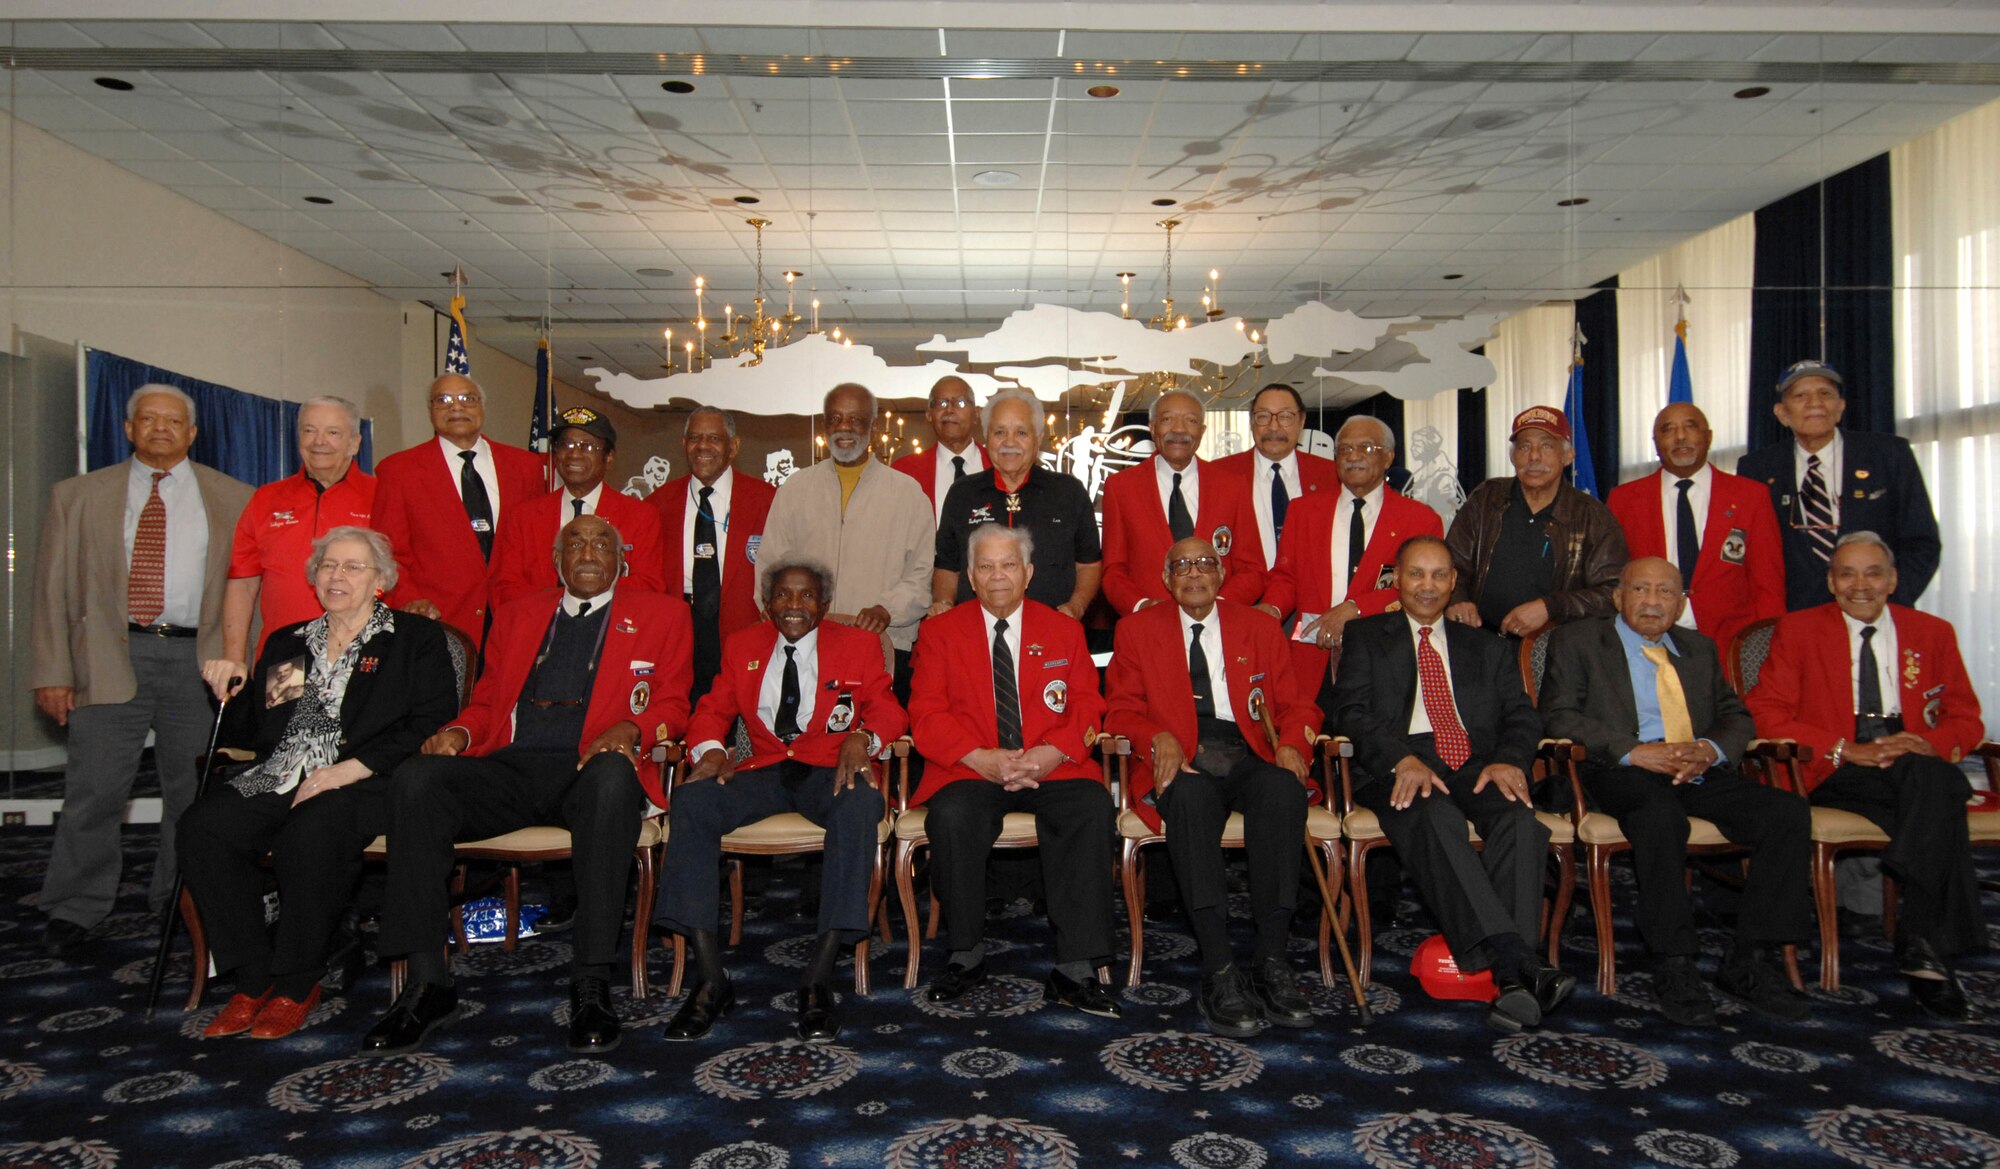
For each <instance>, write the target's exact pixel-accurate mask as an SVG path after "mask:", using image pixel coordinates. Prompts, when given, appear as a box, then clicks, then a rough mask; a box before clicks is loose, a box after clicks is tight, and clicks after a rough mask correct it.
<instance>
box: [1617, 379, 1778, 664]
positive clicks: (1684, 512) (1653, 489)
mask: <svg viewBox="0 0 2000 1169" xmlns="http://www.w3.org/2000/svg"><path fill="white" fill-rule="evenodd" d="M1714 437H1715V435H1714V433H1713V432H1712V431H1710V430H1709V428H1708V418H1707V416H1706V415H1704V414H1703V413H1702V412H1701V411H1700V410H1698V409H1696V408H1695V407H1694V406H1692V405H1690V404H1689V403H1686V402H1675V403H1673V404H1672V405H1669V406H1668V407H1667V408H1666V409H1664V410H1662V411H1660V414H1659V417H1657V418H1655V419H1653V449H1654V450H1656V451H1658V452H1659V455H1660V469H1659V470H1657V471H1655V472H1653V473H1652V474H1650V475H1647V476H1646V477H1645V478H1643V479H1634V480H1632V481H1631V482H1630V483H1621V484H1619V485H1618V486H1617V487H1614V488H1612V490H1611V496H1610V498H1608V499H1606V500H1605V501H1604V503H1605V506H1606V507H1609V508H1610V509H1611V514H1612V515H1613V516H1616V517H1617V519H1618V526H1619V527H1622V528H1624V529H1625V551H1626V553H1627V554H1628V555H1629V556H1631V558H1632V559H1634V560H1638V559H1641V558H1643V557H1647V556H1658V557H1660V558H1661V559H1663V560H1669V561H1672V562H1673V564H1674V566H1675V567H1677V568H1679V569H1680V570H1681V579H1682V580H1684V581H1687V582H1688V587H1687V594H1686V595H1687V605H1686V606H1685V607H1684V608H1682V610H1681V615H1680V617H1679V618H1678V619H1677V620H1676V621H1675V622H1674V624H1676V625H1680V626H1682V627H1684V628H1688V629H1694V630H1698V631H1700V632H1702V633H1704V634H1707V635H1708V637H1709V639H1710V640H1711V641H1713V642H1715V648H1716V649H1718V650H1720V651H1721V652H1722V654H1723V655H1724V658H1725V660H1726V659H1727V656H1728V654H1729V646H1730V643H1731V642H1732V641H1734V640H1735V639H1736V635H1737V634H1738V633H1740V632H1742V630H1743V627H1744V626H1746V625H1749V624H1751V623H1752V622H1755V621H1762V620H1764V619H1765V618H1767V617H1782V616H1784V613H1785V546H1784V544H1783V542H1782V538H1781V536H1780V535H1779V532H1778V513H1777V512H1775V511H1772V510H1771V493H1770V492H1769V491H1767V490H1765V489H1764V485H1763V484H1762V483H1759V482H1757V481H1756V480H1754V479H1744V478H1741V477H1740V476H1736V475H1731V474H1729V473H1727V472H1725V471H1723V470H1721V469H1719V468H1717V467H1716V466H1715V465H1714V464H1713V463H1711V462H1709V461H1708V447H1709V443H1710V442H1712V441H1713V440H1714Z"/></svg>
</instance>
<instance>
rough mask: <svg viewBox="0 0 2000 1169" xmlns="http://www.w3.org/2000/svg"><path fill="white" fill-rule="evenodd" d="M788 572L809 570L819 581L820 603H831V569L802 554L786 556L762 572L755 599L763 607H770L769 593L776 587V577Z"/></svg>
mask: <svg viewBox="0 0 2000 1169" xmlns="http://www.w3.org/2000/svg"><path fill="white" fill-rule="evenodd" d="M788 572H810V573H812V574H813V578H814V579H815V580H817V581H819V599H820V604H822V605H831V604H833V570H832V569H831V568H828V567H827V566H826V565H824V564H821V563H820V562H819V561H817V560H809V559H807V558H806V557H804V556H787V557H785V558H784V559H783V560H780V561H778V562H777V563H776V564H773V565H772V566H771V568H770V571H768V572H766V573H765V574H764V583H763V585H762V587H760V588H759V589H758V590H757V601H758V603H759V604H761V605H763V607H764V608H765V609H769V608H770V607H771V594H772V593H773V592H775V591H776V590H777V588H778V578H779V577H781V576H783V575H785V574H786V573H788Z"/></svg>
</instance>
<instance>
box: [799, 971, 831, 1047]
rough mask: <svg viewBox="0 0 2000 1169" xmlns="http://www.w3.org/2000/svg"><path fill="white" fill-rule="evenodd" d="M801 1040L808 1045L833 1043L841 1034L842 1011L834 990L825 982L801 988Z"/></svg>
mask: <svg viewBox="0 0 2000 1169" xmlns="http://www.w3.org/2000/svg"><path fill="white" fill-rule="evenodd" d="M798 1031H799V1038H800V1039H803V1040H805V1041H806V1042H807V1043H832V1042H833V1041H834V1038H835V1037H836V1036H838V1035H839V1034H840V1011H839V1010H837V1009H836V1008H835V1006H834V998H833V988H832V987H830V986H828V985H827V984H826V983H824V982H815V983H813V984H812V985H811V986H806V987H801V988H799V1019H798Z"/></svg>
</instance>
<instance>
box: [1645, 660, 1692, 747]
mask: <svg viewBox="0 0 2000 1169" xmlns="http://www.w3.org/2000/svg"><path fill="white" fill-rule="evenodd" d="M1639 652H1640V653H1642V654H1645V655H1646V660H1647V661H1649V662H1651V663H1653V689H1654V690H1655V691H1657V692H1658V695H1659V700H1660V723H1661V725H1662V726H1663V727H1665V728H1666V732H1667V742H1669V743H1692V742H1694V720H1693V719H1691V718H1689V717H1688V700H1687V692H1686V691H1684V690H1682V689H1681V676H1680V675H1679V674H1676V673H1674V667H1673V665H1672V663H1670V662H1669V661H1668V660H1667V647H1666V646H1664V645H1642V646H1640V647H1639Z"/></svg>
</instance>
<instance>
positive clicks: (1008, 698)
mask: <svg viewBox="0 0 2000 1169" xmlns="http://www.w3.org/2000/svg"><path fill="white" fill-rule="evenodd" d="M993 725H994V727H995V728H996V729H997V730H998V731H999V732H1000V749H1001V750H1003V751H1018V750H1020V747H1021V690H1020V687H1019V685H1018V684H1017V683H1016V682H1015V681H1014V651H1013V650H1011V649H1008V648H1007V620H1006V618H1004V617H1003V618H1001V619H1000V620H998V621H995V622H994V623H993Z"/></svg>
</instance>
